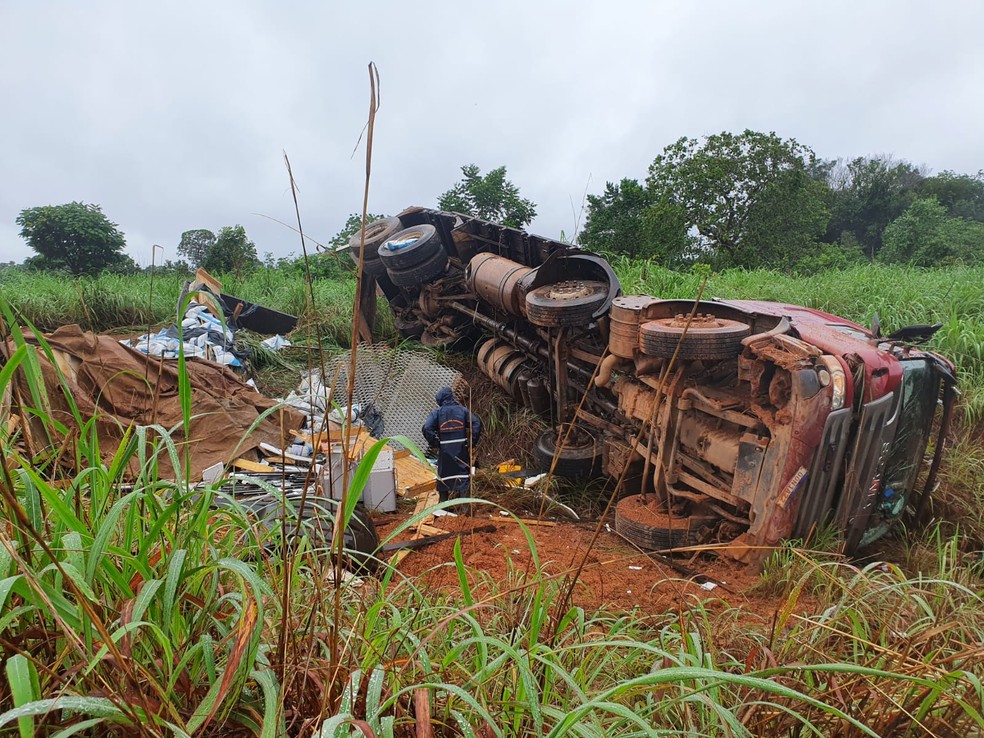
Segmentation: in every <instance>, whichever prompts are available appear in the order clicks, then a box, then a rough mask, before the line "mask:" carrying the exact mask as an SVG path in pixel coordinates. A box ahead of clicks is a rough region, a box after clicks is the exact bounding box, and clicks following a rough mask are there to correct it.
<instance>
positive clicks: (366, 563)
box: [344, 502, 379, 570]
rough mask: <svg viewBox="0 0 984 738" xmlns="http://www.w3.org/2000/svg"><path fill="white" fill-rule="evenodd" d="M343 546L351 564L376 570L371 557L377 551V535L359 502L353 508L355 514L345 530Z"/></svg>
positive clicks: (367, 512)
mask: <svg viewBox="0 0 984 738" xmlns="http://www.w3.org/2000/svg"><path fill="white" fill-rule="evenodd" d="M344 544H345V549H346V553H347V554H348V556H349V558H350V559H351V560H352V561H353V563H355V564H356V565H357V566H359V567H360V568H366V569H370V570H372V569H375V568H376V564H377V562H376V561H375V560H374V559H373V558H372V557H373V555H374V554H375V553H376V551H378V550H379V533H378V532H377V531H376V526H375V524H374V523H373V522H372V518H371V517H369V511H368V510H366V508H365V506H364V505H363V504H362V503H361V502H360V503H359V504H358V505H356V506H355V512H354V513H352V517H351V518H350V519H349V524H348V527H346V528H345V535H344Z"/></svg>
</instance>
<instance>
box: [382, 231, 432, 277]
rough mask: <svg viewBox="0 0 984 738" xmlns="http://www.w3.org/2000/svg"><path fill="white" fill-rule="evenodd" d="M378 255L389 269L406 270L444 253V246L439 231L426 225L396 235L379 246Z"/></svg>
mask: <svg viewBox="0 0 984 738" xmlns="http://www.w3.org/2000/svg"><path fill="white" fill-rule="evenodd" d="M376 253H377V254H378V256H379V258H380V259H381V260H382V262H383V264H385V265H386V268H387V269H393V270H404V269H410V268H412V267H415V266H417V265H418V264H423V263H424V262H426V261H428V260H429V259H432V258H433V257H434V255H435V254H437V253H444V244H443V243H441V237H440V236H438V235H437V229H436V228H435V227H434V226H432V225H429V224H427V223H424V224H422V225H418V226H413V228H404V229H403V230H402V231H399V232H398V233H394V234H393V235H392V236H390V237H389V238H387V239H386V240H385V241H383V242H382V243H380V244H379V246H378V247H377V249H376Z"/></svg>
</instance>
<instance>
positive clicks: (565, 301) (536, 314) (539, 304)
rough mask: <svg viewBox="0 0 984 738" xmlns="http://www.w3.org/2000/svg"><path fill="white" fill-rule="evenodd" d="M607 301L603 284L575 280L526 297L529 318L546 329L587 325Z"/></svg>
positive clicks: (606, 291)
mask: <svg viewBox="0 0 984 738" xmlns="http://www.w3.org/2000/svg"><path fill="white" fill-rule="evenodd" d="M606 299H608V285H607V284H605V283H604V282H595V281H586V280H580V279H575V280H568V281H566V282H557V283H556V284H547V285H543V286H542V287H537V288H536V289H535V290H533V291H531V292H530V293H529V294H528V295H526V317H527V318H528V319H529V321H530V322H531V323H533V325H539V326H543V327H545V328H555V327H563V326H572V325H586V324H588V323H590V322H591V317H592V316H593V315H594V313H595V311H596V310H597V309H598V308H599V307H601V306H602V305H603V304H604V302H605V300H606Z"/></svg>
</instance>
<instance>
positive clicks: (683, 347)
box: [639, 316, 752, 361]
mask: <svg viewBox="0 0 984 738" xmlns="http://www.w3.org/2000/svg"><path fill="white" fill-rule="evenodd" d="M685 325H686V318H683V317H682V316H677V317H675V318H660V319H658V320H651V321H649V322H648V323H643V324H642V325H641V326H639V342H640V346H639V348H640V350H641V351H642V353H644V354H645V355H646V356H656V357H659V358H661V359H669V358H672V356H673V354H674V352H676V350H677V345H678V344H679V346H680V352H679V354H677V356H678V357H679V358H680V359H684V360H696V359H706V360H714V361H717V360H722V359H733V358H735V357H736V356H738V354H740V353H741V341H742V339H743V338H745V337H747V336H748V335H749V334H750V333H751V330H752V329H751V328H750V327H749V326H748V325H746V324H745V323H741V322H739V321H737V320H729V319H727V318H715V317H712V316H703V317H701V318H700V319H699V320H698V319H697V318H695V319H694V320H693V321H692V322H691V324H690V327H689V328H688V329H687V333H686V335H684V334H683V330H684V326H685ZM681 337H682V340H681Z"/></svg>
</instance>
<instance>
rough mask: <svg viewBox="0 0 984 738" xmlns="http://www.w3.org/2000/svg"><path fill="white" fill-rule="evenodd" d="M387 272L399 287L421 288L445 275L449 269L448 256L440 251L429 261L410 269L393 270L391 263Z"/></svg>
mask: <svg viewBox="0 0 984 738" xmlns="http://www.w3.org/2000/svg"><path fill="white" fill-rule="evenodd" d="M386 263H387V268H386V272H387V273H388V274H389V277H390V280H392V282H393V284H395V285H396V286H397V287H420V286H421V285H423V284H426V283H427V282H430V281H432V280H434V279H435V278H437V277H440V276H441V275H442V274H444V270H445V269H447V268H448V255H447V254H446V253H444V249H440V250H439V251H438V252H437V253H435V254H434V255H433V256H431V257H430V258H429V259H427V260H426V261H424V262H423V263H421V264H417V265H416V266H412V267H409V268H408V269H393V267H392V266H390V264H389V261H387V262H386Z"/></svg>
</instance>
